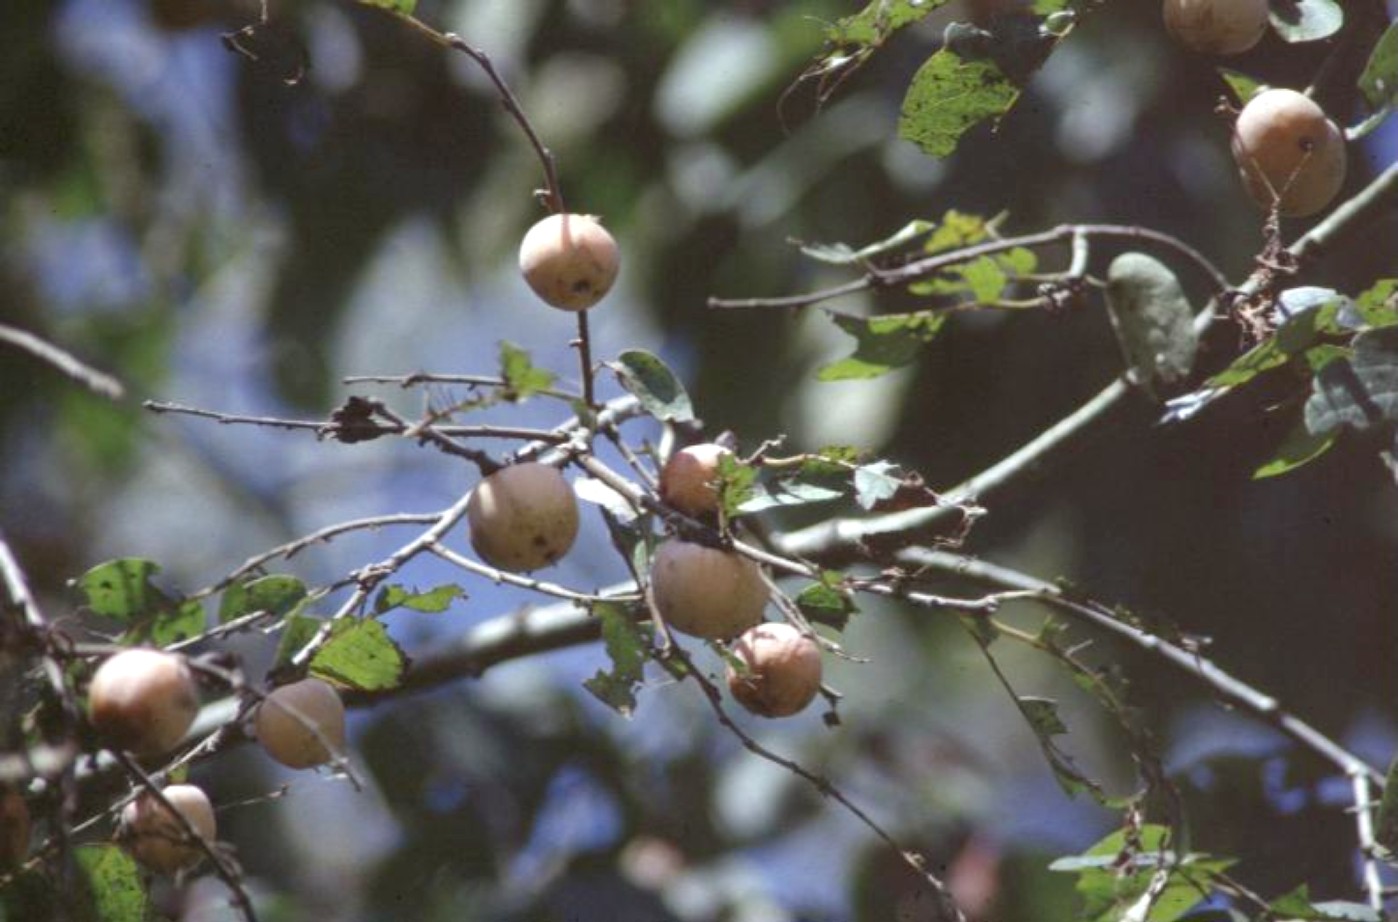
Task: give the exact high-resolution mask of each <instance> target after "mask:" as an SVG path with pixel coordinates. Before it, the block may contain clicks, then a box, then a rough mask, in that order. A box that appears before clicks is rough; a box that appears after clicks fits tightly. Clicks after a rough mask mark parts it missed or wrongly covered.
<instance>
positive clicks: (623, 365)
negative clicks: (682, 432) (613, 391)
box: [608, 349, 694, 423]
mask: <svg viewBox="0 0 1398 922" xmlns="http://www.w3.org/2000/svg"><path fill="white" fill-rule="evenodd" d="M608 365H609V367H611V368H612V369H613V370H614V371H615V372H616V373H617V377H618V379H619V380H620V381H621V386H622V387H624V388H626V390H627V391H629V392H630V393H632V394H634V395H635V396H636V399H637V400H639V401H640V402H641V406H643V407H645V410H646V412H647V413H649V414H650V415H651V416H654V417H655V418H656V419H659V420H672V421H674V422H679V423H683V422H689V421H691V420H693V419H694V407H693V405H692V404H691V403H690V401H689V394H688V393H686V392H685V389H684V385H682V384H680V381H679V378H677V377H676V376H675V373H674V372H672V371H671V370H670V369H669V368H668V367H667V366H666V365H665V363H664V362H662V361H660V359H659V358H657V357H656V356H654V355H652V354H651V353H649V352H646V351H645V350H643V349H628V350H627V351H625V352H623V353H622V354H621V355H619V356H617V360H616V361H615V362H610V363H608Z"/></svg>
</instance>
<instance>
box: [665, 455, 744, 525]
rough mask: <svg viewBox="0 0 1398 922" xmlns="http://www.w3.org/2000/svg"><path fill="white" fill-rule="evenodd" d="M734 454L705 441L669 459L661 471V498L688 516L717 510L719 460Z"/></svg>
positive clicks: (706, 513)
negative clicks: (716, 484)
mask: <svg viewBox="0 0 1398 922" xmlns="http://www.w3.org/2000/svg"><path fill="white" fill-rule="evenodd" d="M732 455H733V452H731V451H729V450H728V449H727V448H724V447H723V446H722V445H716V444H714V443H713V442H705V443H703V444H701V445H691V446H689V447H688V448H682V449H680V450H679V451H677V452H675V453H674V454H673V455H671V456H670V460H669V461H667V462H665V467H664V469H662V470H661V472H660V498H661V499H663V500H664V501H665V502H666V503H667V504H668V505H670V506H673V507H674V508H676V509H678V510H679V511H680V512H683V513H684V514H685V515H691V516H700V515H708V514H710V513H712V512H716V511H717V510H718V488H717V487H716V486H715V481H717V479H718V464H719V459H720V458H723V457H724V456H729V457H731V456H732Z"/></svg>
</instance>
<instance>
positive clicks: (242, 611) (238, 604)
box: [218, 574, 306, 624]
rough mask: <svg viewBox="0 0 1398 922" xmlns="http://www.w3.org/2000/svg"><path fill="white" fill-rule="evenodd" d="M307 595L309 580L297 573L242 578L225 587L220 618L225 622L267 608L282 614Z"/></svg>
mask: <svg viewBox="0 0 1398 922" xmlns="http://www.w3.org/2000/svg"><path fill="white" fill-rule="evenodd" d="M305 598H306V584H305V583H303V582H302V581H301V580H299V579H297V578H296V577H294V576H287V575H283V574H273V575H271V576H260V577H256V578H254V579H247V580H242V581H240V582H237V583H234V584H233V585H232V586H229V587H228V588H227V589H225V590H224V591H223V598H222V599H221V600H220V602H219V606H218V620H219V622H220V623H224V624H226V623H227V622H229V621H232V620H233V619H235V618H241V617H243V616H244V615H248V614H251V613H253V612H255V611H264V612H267V613H268V614H269V615H271V616H273V617H277V618H279V617H282V616H283V615H286V614H288V613H289V612H290V611H291V610H292V609H294V608H295V607H296V606H297V605H298V604H300V603H301V602H302V601H303V600H304V599H305Z"/></svg>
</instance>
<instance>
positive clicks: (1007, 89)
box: [898, 48, 1020, 158]
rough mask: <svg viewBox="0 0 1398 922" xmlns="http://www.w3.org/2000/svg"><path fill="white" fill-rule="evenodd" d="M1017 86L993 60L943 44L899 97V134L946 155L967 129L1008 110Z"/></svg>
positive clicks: (934, 153)
mask: <svg viewBox="0 0 1398 922" xmlns="http://www.w3.org/2000/svg"><path fill="white" fill-rule="evenodd" d="M1019 92H1020V91H1019V87H1017V86H1015V85H1014V83H1012V82H1011V81H1010V78H1009V77H1008V76H1006V75H1005V73H1004V72H1003V71H1002V70H1000V68H999V67H998V66H997V65H996V64H995V62H994V61H992V60H990V59H988V58H975V57H962V56H961V55H959V54H957V53H956V52H954V51H952V50H951V49H950V48H943V49H941V50H940V51H938V52H936V53H935V54H933V55H932V56H931V57H930V58H928V59H927V60H926V61H925V62H924V63H923V65H922V67H920V68H918V71H917V73H916V74H914V75H913V81H912V84H911V85H910V86H909V87H908V92H907V95H906V96H904V97H903V108H902V112H901V114H900V115H899V118H898V136H899V137H901V138H903V139H904V140H906V141H911V142H913V143H914V144H916V145H917V146H918V147H919V148H921V149H922V152H923V153H925V154H928V155H929V156H932V157H939V158H940V157H945V156H947V155H948V154H950V153H951V152H952V151H954V150H956V145H957V144H958V143H959V142H960V141H961V136H962V135H964V134H965V133H966V132H967V131H969V130H971V129H972V128H974V127H975V126H977V125H979V124H980V123H981V122H984V121H986V120H987V119H998V118H1000V117H1001V116H1003V115H1004V114H1005V113H1006V112H1008V111H1009V110H1010V107H1011V106H1013V105H1014V103H1015V100H1017V99H1018V98H1019Z"/></svg>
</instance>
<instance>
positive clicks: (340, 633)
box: [310, 618, 408, 691]
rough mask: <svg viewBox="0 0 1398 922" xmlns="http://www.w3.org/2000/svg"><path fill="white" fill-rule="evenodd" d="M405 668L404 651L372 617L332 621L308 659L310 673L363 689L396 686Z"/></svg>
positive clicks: (375, 689) (405, 656)
mask: <svg viewBox="0 0 1398 922" xmlns="http://www.w3.org/2000/svg"><path fill="white" fill-rule="evenodd" d="M407 669H408V656H407V654H405V653H404V652H403V651H402V649H401V648H399V646H398V644H396V643H394V641H393V638H392V637H389V636H388V631H387V630H386V629H385V628H384V626H383V625H382V624H380V623H379V622H377V621H375V620H373V619H372V618H361V619H353V618H345V619H342V620H340V621H337V622H335V626H334V627H333V628H331V630H330V639H329V640H327V641H326V642H325V643H324V644H323V645H322V646H321V648H320V649H319V650H317V651H316V652H315V655H314V656H312V657H311V663H310V671H311V674H312V675H316V676H319V677H320V678H323V679H327V680H329V681H331V682H335V683H336V684H339V685H347V686H349V687H350V688H357V689H360V690H362V691H384V690H387V689H390V688H397V687H398V685H399V684H401V683H402V681H403V673H404V672H406V671H407Z"/></svg>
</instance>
